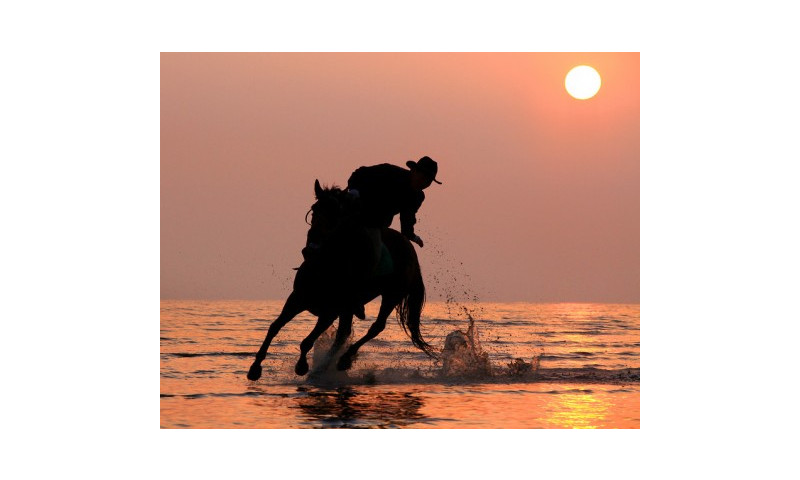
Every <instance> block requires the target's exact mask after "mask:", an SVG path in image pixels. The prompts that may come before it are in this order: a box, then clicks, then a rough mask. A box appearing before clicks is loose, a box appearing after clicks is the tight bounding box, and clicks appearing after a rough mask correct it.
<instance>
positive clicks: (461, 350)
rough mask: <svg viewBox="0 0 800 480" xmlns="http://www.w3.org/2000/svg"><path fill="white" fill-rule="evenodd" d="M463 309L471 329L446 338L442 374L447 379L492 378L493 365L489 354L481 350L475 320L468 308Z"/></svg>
mask: <svg viewBox="0 0 800 480" xmlns="http://www.w3.org/2000/svg"><path fill="white" fill-rule="evenodd" d="M462 308H463V309H464V313H465V314H466V315H467V317H468V318H469V327H468V328H467V331H466V332H463V331H461V330H455V331H452V332H450V333H449V334H448V335H447V337H446V338H445V341H444V348H442V353H441V358H442V370H441V374H442V375H444V376H445V377H453V376H460V377H476V376H478V377H482V376H491V375H492V364H491V362H489V354H488V353H487V352H484V351H483V349H482V348H481V342H480V339H479V336H478V327H477V326H475V319H474V318H473V317H472V314H471V313H470V311H469V310H468V309H467V308H466V307H462Z"/></svg>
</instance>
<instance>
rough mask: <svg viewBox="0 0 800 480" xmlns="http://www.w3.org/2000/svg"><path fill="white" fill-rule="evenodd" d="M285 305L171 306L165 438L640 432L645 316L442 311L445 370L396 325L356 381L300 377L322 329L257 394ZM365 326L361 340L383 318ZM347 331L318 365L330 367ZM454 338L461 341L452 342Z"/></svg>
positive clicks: (302, 330) (316, 359) (430, 324)
mask: <svg viewBox="0 0 800 480" xmlns="http://www.w3.org/2000/svg"><path fill="white" fill-rule="evenodd" d="M282 305H283V302H282V301H162V302H161V426H162V427H163V428H639V305H609V304H532V303H475V304H471V305H461V304H456V303H454V302H429V303H428V304H426V306H425V310H424V312H423V319H422V332H423V335H425V337H426V338H427V339H428V341H429V342H430V343H431V344H432V345H434V346H436V347H437V349H439V350H441V349H443V347H444V346H445V339H446V337H447V336H448V334H453V332H458V331H460V332H462V333H461V334H459V335H460V336H461V337H462V338H465V339H467V341H468V343H469V345H468V348H460V349H458V350H456V351H452V350H450V351H446V352H445V354H444V356H443V358H442V359H441V360H439V361H434V360H431V359H429V358H428V357H426V356H425V355H424V354H422V353H421V352H420V351H418V350H416V349H415V348H414V347H413V345H412V344H411V342H410V340H409V339H408V338H407V337H406V336H405V333H404V332H403V331H402V328H401V327H400V326H399V325H398V324H397V322H396V321H394V320H393V317H392V318H390V321H389V322H387V327H386V330H384V332H383V333H381V335H380V336H378V338H376V339H375V340H373V341H371V342H369V343H367V344H366V345H365V346H364V347H363V348H362V349H361V353H360V355H359V357H358V358H357V360H356V362H355V363H354V365H353V369H352V370H350V371H349V372H347V373H336V372H329V371H317V372H315V374H314V375H311V376H310V377H309V376H306V377H297V376H295V375H294V363H295V362H296V360H297V357H298V354H299V343H300V341H301V340H302V339H303V338H304V337H305V336H306V335H307V334H308V332H309V331H310V330H311V328H312V327H313V325H314V323H315V321H316V319H315V318H314V317H312V316H311V315H310V314H308V313H304V314H301V315H299V316H298V317H297V318H296V319H295V320H293V321H292V322H290V323H289V324H287V325H286V327H284V329H283V330H281V332H280V333H279V334H278V336H277V337H276V339H275V341H274V342H273V344H272V346H271V348H270V354H269V355H268V356H267V359H266V360H265V361H264V363H263V367H264V373H263V376H262V378H261V379H260V380H258V381H257V382H250V381H248V380H247V378H246V376H245V375H246V373H247V370H248V368H249V366H250V363H251V362H252V359H253V357H254V355H255V352H256V351H257V350H258V347H259V346H260V344H261V342H262V341H263V338H264V335H265V334H266V330H267V328H268V326H269V324H270V322H271V321H272V320H273V319H274V318H275V317H276V316H277V315H278V313H279V312H280V309H281V307H282ZM377 309H378V304H377V303H375V302H373V303H372V304H370V305H368V306H367V319H366V320H363V321H361V320H357V319H356V320H355V325H354V336H355V338H357V337H360V336H361V335H363V334H364V333H365V332H366V330H367V329H368V328H369V326H370V324H371V323H372V321H373V320H374V318H375V315H376V314H377ZM334 329H335V325H334V327H332V328H331V331H330V332H327V333H328V335H326V336H325V337H324V338H321V339H320V341H318V346H319V348H315V350H314V352H312V354H310V355H309V360H310V361H311V363H312V369H314V368H315V367H316V369H317V370H319V369H320V364H321V363H322V361H323V360H324V359H325V358H326V355H325V353H326V352H327V349H326V348H324V347H325V345H327V344H328V342H329V341H330V335H332V334H333V331H334ZM451 338H452V337H451Z"/></svg>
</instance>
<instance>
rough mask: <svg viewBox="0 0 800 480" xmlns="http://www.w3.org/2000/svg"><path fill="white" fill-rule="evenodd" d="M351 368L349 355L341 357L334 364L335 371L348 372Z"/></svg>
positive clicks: (351, 362) (351, 361) (351, 363)
mask: <svg viewBox="0 0 800 480" xmlns="http://www.w3.org/2000/svg"><path fill="white" fill-rule="evenodd" d="M352 366H353V358H352V357H351V356H350V355H342V357H341V358H340V359H339V361H338V362H336V370H339V371H344V370H350V367H352Z"/></svg>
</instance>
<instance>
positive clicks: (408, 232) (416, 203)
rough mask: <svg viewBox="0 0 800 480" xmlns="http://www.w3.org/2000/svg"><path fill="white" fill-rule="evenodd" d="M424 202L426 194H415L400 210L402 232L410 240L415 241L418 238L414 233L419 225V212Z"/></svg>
mask: <svg viewBox="0 0 800 480" xmlns="http://www.w3.org/2000/svg"><path fill="white" fill-rule="evenodd" d="M424 200H425V194H424V193H422V192H415V194H414V195H413V196H412V197H411V198H409V199H408V201H407V202H406V204H405V205H404V206H403V209H402V210H400V232H401V233H402V234H403V235H405V237H406V238H408V239H409V240H413V239H414V238H415V237H416V236H417V235H416V234H415V233H414V224H416V223H417V211H419V207H420V206H422V202H423V201H424Z"/></svg>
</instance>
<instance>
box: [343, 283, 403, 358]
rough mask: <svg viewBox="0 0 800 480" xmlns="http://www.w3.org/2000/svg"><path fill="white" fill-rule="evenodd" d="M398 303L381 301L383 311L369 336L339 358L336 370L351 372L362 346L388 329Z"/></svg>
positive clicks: (362, 338)
mask: <svg viewBox="0 0 800 480" xmlns="http://www.w3.org/2000/svg"><path fill="white" fill-rule="evenodd" d="M395 305H397V303H396V302H391V301H387V300H386V298H385V297H384V298H383V299H382V301H381V309H380V311H379V312H378V318H377V320H375V323H373V324H372V326H371V327H369V330H367V334H366V335H364V336H363V337H361V339H359V340H358V341H357V342H356V343H354V344H352V345H351V346H350V348H348V349H347V351H346V352H344V355H342V356H341V358H339V361H338V362H337V363H336V368H337V369H339V370H349V369H350V367H351V366H353V359H355V357H356V354H358V349H359V348H361V346H362V345H364V344H365V343H367V342H369V341H370V340H372V339H373V338H375V337H377V336H378V334H379V333H381V332H382V331H383V329H384V328H386V319H387V318H389V314H390V313H392V310H394V307H395Z"/></svg>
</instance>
